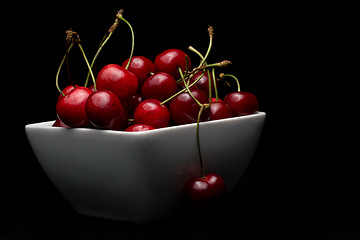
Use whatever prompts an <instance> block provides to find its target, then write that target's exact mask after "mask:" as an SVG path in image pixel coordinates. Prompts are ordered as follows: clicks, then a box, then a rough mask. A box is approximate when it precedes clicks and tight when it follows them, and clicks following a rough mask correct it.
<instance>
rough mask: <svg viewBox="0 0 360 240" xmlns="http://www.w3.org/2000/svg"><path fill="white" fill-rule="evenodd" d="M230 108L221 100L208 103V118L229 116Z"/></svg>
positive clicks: (215, 118)
mask: <svg viewBox="0 0 360 240" xmlns="http://www.w3.org/2000/svg"><path fill="white" fill-rule="evenodd" d="M232 116H233V114H232V112H231V109H230V108H229V107H228V105H226V104H225V103H223V102H213V103H211V105H210V120H218V119H224V118H231V117H232Z"/></svg>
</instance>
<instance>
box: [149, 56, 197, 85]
mask: <svg viewBox="0 0 360 240" xmlns="http://www.w3.org/2000/svg"><path fill="white" fill-rule="evenodd" d="M185 56H187V54H186V53H184V52H183V51H181V50H179V49H168V50H166V51H164V52H162V53H160V54H159V55H157V56H156V58H155V61H154V64H155V66H156V68H157V70H158V71H159V72H166V73H169V74H171V75H172V76H173V77H174V78H175V79H180V78H181V76H180V73H179V70H178V67H180V68H181V70H182V71H183V72H185V70H186V58H185ZM188 59H189V63H188V65H189V66H188V69H189V70H191V61H190V58H188Z"/></svg>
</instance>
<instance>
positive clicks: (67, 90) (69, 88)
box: [57, 85, 80, 101]
mask: <svg viewBox="0 0 360 240" xmlns="http://www.w3.org/2000/svg"><path fill="white" fill-rule="evenodd" d="M77 87H80V86H79V85H75V88H77ZM73 89H74V86H73V85H69V86H67V87H66V88H64V90H62V92H63V94H65V95H66V94H68V93H69V92H71V90H73ZM63 97H64V96H63V95H62V94H61V93H60V94H59V97H58V100H57V101H60V99H62V98H63Z"/></svg>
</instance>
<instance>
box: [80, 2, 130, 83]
mask: <svg viewBox="0 0 360 240" xmlns="http://www.w3.org/2000/svg"><path fill="white" fill-rule="evenodd" d="M122 12H123V10H122V9H120V10H119V11H118V13H117V14H116V18H115V22H114V23H113V25H111V27H110V28H109V30H108V32H107V33H106V34H105V36H104V37H103V39H102V40H101V42H100V44H99V48H98V50H97V52H96V54H95V56H94V58H93V60H92V62H91V65H90V67H91V69H92V68H93V66H94V65H95V62H96V60H97V57H98V56H99V54H100V52H101V50H102V48H103V47H104V45H105V44H106V43H107V41H109V39H110V37H111V35H112V34H113V33H114V31H115V29H116V28H117V26H118V25H119V23H120V20H119V19H118V15H120V14H122ZM89 77H90V72H88V75H87V76H86V81H85V85H84V86H85V87H87V84H88V81H89Z"/></svg>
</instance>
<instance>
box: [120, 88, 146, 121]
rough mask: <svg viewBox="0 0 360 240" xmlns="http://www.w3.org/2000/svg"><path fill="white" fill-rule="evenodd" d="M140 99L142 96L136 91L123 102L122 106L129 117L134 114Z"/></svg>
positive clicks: (141, 99)
mask: <svg viewBox="0 0 360 240" xmlns="http://www.w3.org/2000/svg"><path fill="white" fill-rule="evenodd" d="M142 101H143V97H142V96H141V95H140V94H138V93H136V94H135V95H133V96H131V98H130V99H129V100H127V101H125V102H123V105H124V108H125V110H126V112H127V114H128V117H129V118H132V116H134V112H135V109H136V108H137V106H139V104H140V103H141V102H142Z"/></svg>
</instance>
